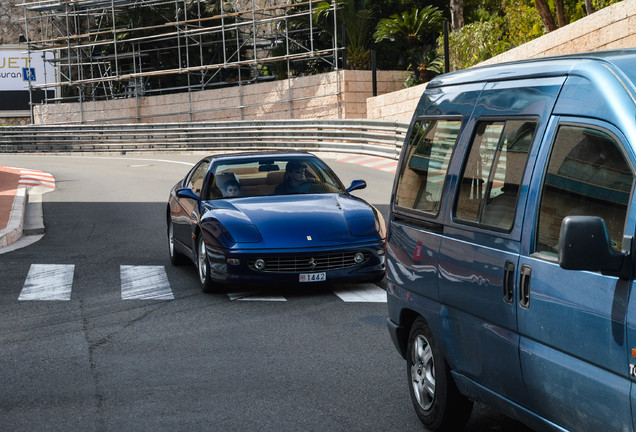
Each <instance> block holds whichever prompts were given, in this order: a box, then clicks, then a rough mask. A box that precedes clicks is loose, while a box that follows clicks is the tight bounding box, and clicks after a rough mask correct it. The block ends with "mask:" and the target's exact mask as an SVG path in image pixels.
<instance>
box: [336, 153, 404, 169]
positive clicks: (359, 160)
mask: <svg viewBox="0 0 636 432" xmlns="http://www.w3.org/2000/svg"><path fill="white" fill-rule="evenodd" d="M338 162H345V163H352V164H356V165H361V166H364V167H367V168H375V169H379V170H381V171H386V172H391V173H395V171H396V169H397V164H398V161H396V160H393V159H387V158H383V157H379V156H360V155H356V156H346V157H339V158H338Z"/></svg>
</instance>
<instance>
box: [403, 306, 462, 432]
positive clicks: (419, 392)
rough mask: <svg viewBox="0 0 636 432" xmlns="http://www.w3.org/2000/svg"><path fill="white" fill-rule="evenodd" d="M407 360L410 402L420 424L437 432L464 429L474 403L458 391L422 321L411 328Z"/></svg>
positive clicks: (431, 336)
mask: <svg viewBox="0 0 636 432" xmlns="http://www.w3.org/2000/svg"><path fill="white" fill-rule="evenodd" d="M406 358H407V374H408V379H409V390H410V393H411V400H412V401H413V406H414V407H415V411H416V412H417V416H418V417H419V419H420V421H421V422H422V423H423V424H424V426H426V428H428V429H430V430H435V431H455V430H460V429H462V427H463V426H464V425H465V424H466V422H467V421H468V418H469V417H470V413H471V411H472V408H473V404H472V402H471V401H469V400H468V399H467V398H466V397H465V396H463V395H462V394H461V393H460V392H459V390H458V389H457V386H456V385H455V382H454V381H453V378H452V377H451V374H450V369H449V368H448V365H447V364H446V360H445V359H444V356H443V355H442V353H441V351H440V349H439V347H438V346H437V343H436V341H435V339H434V338H433V334H432V333H431V331H430V329H429V328H428V326H427V325H426V322H425V321H424V320H423V319H421V318H420V319H418V320H416V321H415V323H414V324H413V327H412V328H411V333H410V334H409V343H408V350H407V356H406Z"/></svg>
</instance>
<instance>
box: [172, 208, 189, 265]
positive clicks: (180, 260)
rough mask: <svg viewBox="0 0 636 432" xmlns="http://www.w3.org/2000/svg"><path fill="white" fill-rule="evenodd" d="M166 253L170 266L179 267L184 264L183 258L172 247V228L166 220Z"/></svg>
mask: <svg viewBox="0 0 636 432" xmlns="http://www.w3.org/2000/svg"><path fill="white" fill-rule="evenodd" d="M168 252H169V254H170V262H171V263H172V265H181V264H183V263H184V262H185V256H184V255H181V254H180V253H179V252H177V251H176V250H175V247H174V226H173V225H172V221H171V220H170V218H168Z"/></svg>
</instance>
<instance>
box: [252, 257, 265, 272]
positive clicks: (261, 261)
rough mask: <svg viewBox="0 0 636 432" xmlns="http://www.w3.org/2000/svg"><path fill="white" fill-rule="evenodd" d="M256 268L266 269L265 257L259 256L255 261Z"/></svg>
mask: <svg viewBox="0 0 636 432" xmlns="http://www.w3.org/2000/svg"><path fill="white" fill-rule="evenodd" d="M254 268H255V269H256V270H259V271H263V270H265V260H264V259H263V258H258V259H257V260H256V261H254Z"/></svg>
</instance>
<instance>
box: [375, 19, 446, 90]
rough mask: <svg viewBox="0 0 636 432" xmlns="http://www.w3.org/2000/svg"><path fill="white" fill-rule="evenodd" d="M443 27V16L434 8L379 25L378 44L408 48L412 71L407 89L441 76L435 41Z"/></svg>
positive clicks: (377, 29)
mask: <svg viewBox="0 0 636 432" xmlns="http://www.w3.org/2000/svg"><path fill="white" fill-rule="evenodd" d="M443 25H444V15H443V14H442V11H441V10H439V9H438V8H436V7H434V6H426V7H425V8H423V9H417V8H415V9H413V10H411V11H410V12H409V11H407V12H402V13H401V14H393V15H391V17H390V18H383V19H381V20H380V22H379V23H378V25H377V27H376V31H375V34H374V35H373V36H374V38H375V41H376V43H379V42H381V41H383V40H389V41H391V42H396V43H398V44H403V45H405V46H406V47H407V56H408V68H407V69H409V70H412V71H413V75H412V76H411V77H409V78H408V79H407V81H406V83H405V84H406V85H407V86H408V87H410V86H411V85H415V84H420V83H422V82H426V81H428V80H429V79H431V78H432V77H433V76H434V75H436V74H439V73H440V72H441V70H440V69H439V65H440V59H439V58H437V55H436V52H435V49H434V48H435V46H434V41H435V38H436V37H437V36H438V35H439V34H440V33H441V31H442V27H443Z"/></svg>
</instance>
